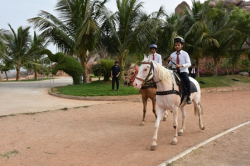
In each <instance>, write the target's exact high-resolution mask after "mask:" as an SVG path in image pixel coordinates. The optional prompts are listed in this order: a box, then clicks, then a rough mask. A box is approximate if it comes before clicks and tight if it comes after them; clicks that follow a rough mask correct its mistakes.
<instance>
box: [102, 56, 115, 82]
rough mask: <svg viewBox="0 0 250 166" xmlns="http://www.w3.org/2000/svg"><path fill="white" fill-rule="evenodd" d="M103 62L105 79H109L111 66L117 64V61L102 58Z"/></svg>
mask: <svg viewBox="0 0 250 166" xmlns="http://www.w3.org/2000/svg"><path fill="white" fill-rule="evenodd" d="M101 64H102V67H103V68H104V71H103V74H104V81H109V78H110V77H111V68H112V66H113V65H114V64H115V61H114V60H110V59H102V60H101Z"/></svg>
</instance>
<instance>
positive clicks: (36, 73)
mask: <svg viewBox="0 0 250 166" xmlns="http://www.w3.org/2000/svg"><path fill="white" fill-rule="evenodd" d="M37 77H38V72H37V68H35V80H37Z"/></svg>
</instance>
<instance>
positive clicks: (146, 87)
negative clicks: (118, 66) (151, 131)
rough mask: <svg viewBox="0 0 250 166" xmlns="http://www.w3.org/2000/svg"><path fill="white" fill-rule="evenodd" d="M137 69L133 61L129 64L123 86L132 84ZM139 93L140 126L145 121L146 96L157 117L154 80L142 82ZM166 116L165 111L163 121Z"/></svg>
mask: <svg viewBox="0 0 250 166" xmlns="http://www.w3.org/2000/svg"><path fill="white" fill-rule="evenodd" d="M138 71H139V67H138V66H137V64H135V63H131V66H130V67H129V70H128V71H127V77H126V79H125V82H124V85H125V86H131V85H133V82H134V80H135V77H136V76H137V74H138ZM140 94H141V95H142V102H143V118H142V122H141V123H140V126H143V125H144V123H145V116H146V111H147V101H148V98H150V99H151V100H152V107H153V110H152V111H153V113H154V115H155V118H157V114H156V84H155V82H154V80H153V79H152V80H149V81H147V82H146V83H144V84H143V85H142V87H141V89H140ZM167 116H168V112H167V111H165V114H164V117H163V121H166V119H167Z"/></svg>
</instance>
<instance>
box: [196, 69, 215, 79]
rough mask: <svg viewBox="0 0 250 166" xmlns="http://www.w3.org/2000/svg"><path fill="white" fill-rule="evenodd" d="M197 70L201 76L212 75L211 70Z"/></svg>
mask: <svg viewBox="0 0 250 166" xmlns="http://www.w3.org/2000/svg"><path fill="white" fill-rule="evenodd" d="M199 72H200V76H201V77H209V76H213V71H211V70H204V69H200V70H199Z"/></svg>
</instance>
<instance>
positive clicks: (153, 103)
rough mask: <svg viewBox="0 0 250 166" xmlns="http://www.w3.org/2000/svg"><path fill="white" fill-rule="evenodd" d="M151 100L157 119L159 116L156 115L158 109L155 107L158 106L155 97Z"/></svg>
mask: <svg viewBox="0 0 250 166" xmlns="http://www.w3.org/2000/svg"><path fill="white" fill-rule="evenodd" d="M151 100H152V107H153V113H154V114H155V118H156V119H157V114H156V109H155V106H156V100H155V97H153V98H151Z"/></svg>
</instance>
